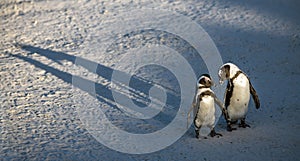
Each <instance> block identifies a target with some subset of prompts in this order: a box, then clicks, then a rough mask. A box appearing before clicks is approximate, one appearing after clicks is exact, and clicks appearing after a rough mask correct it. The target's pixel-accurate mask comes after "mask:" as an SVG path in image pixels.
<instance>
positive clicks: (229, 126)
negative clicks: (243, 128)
mask: <svg viewBox="0 0 300 161" xmlns="http://www.w3.org/2000/svg"><path fill="white" fill-rule="evenodd" d="M232 130H236V128H233V127H231V125H227V131H232Z"/></svg>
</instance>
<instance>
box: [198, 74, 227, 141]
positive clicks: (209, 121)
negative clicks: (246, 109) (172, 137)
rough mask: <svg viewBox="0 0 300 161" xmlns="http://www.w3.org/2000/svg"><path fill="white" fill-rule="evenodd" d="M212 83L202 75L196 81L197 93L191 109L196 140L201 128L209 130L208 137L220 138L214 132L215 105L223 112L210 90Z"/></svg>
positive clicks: (220, 103) (208, 77)
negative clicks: (193, 114)
mask: <svg viewBox="0 0 300 161" xmlns="http://www.w3.org/2000/svg"><path fill="white" fill-rule="evenodd" d="M212 85H213V82H212V80H211V78H210V76H209V75H208V74H203V75H201V76H200V78H199V79H198V83H197V93H196V96H195V98H194V102H193V109H196V114H195V118H194V125H195V132H196V138H199V130H200V128H201V127H204V128H209V129H210V130H211V131H210V134H209V135H210V136H211V137H214V136H222V135H221V134H219V133H216V132H215V129H214V123H215V103H217V105H218V106H220V108H221V110H222V111H224V110H225V107H224V105H223V103H222V102H221V101H220V100H219V99H218V98H217V97H216V95H215V94H214V92H213V91H212V90H211V89H210V87H211V86H212Z"/></svg>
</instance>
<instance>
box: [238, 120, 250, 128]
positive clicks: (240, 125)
mask: <svg viewBox="0 0 300 161" xmlns="http://www.w3.org/2000/svg"><path fill="white" fill-rule="evenodd" d="M239 127H243V128H246V127H249V128H250V125H248V124H246V122H245V118H243V119H241V123H240V124H239Z"/></svg>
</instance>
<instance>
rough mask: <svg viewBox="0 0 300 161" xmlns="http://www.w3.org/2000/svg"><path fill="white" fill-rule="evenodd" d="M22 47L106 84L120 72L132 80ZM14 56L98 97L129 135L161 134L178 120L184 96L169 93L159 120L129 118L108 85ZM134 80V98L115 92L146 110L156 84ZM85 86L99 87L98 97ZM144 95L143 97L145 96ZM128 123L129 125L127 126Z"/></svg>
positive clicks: (72, 59)
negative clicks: (84, 70) (73, 67)
mask: <svg viewBox="0 0 300 161" xmlns="http://www.w3.org/2000/svg"><path fill="white" fill-rule="evenodd" d="M18 46H19V47H21V49H23V50H26V51H27V52H29V53H37V54H39V55H41V56H45V57H47V58H48V59H50V60H52V61H54V62H57V63H58V64H62V63H61V62H60V61H62V60H67V61H70V62H72V63H73V64H76V65H79V66H81V67H83V68H85V69H87V70H88V71H89V72H93V73H95V74H97V75H99V76H101V77H103V78H105V79H106V80H108V81H110V82H111V81H112V74H113V72H119V74H121V75H124V76H130V75H129V74H127V73H124V72H121V71H116V70H114V69H112V68H109V67H106V66H104V65H101V64H98V63H96V62H93V61H90V60H87V59H84V58H81V57H76V56H73V55H69V54H67V53H63V52H56V51H52V50H48V49H42V48H39V47H34V46H30V45H20V44H18ZM11 56H13V57H16V58H19V59H22V60H24V61H26V62H29V63H30V64H33V65H34V66H36V67H38V68H40V69H43V70H45V71H47V72H49V73H51V74H53V75H55V76H56V77H58V78H59V79H62V80H63V81H65V82H66V83H69V84H72V85H73V86H75V87H77V88H79V89H80V90H82V91H85V92H87V93H89V94H90V95H92V96H95V97H96V98H97V99H98V101H100V102H102V103H105V104H107V105H108V106H110V107H112V108H111V109H109V110H108V111H106V113H105V114H106V116H107V118H108V119H110V121H112V123H114V124H115V125H116V126H118V127H119V128H121V129H123V130H126V131H128V132H132V133H149V132H154V131H157V130H159V129H161V128H163V127H165V126H166V125H167V124H168V123H170V122H171V121H172V120H173V118H174V117H175V116H176V113H177V111H178V109H179V106H180V94H179V95H178V96H176V95H174V94H172V93H170V92H167V100H166V103H165V106H164V108H163V110H162V111H161V112H160V113H159V114H157V115H156V116H154V117H153V118H151V119H135V118H132V117H129V116H127V115H126V114H124V113H123V112H122V110H120V109H119V108H118V106H117V105H116V104H115V102H114V97H113V94H112V89H111V88H109V87H108V86H107V85H103V84H100V83H97V82H93V81H91V80H88V79H85V78H82V77H79V76H74V75H72V74H70V73H67V72H64V71H61V70H58V69H56V68H54V67H51V66H49V65H46V64H44V63H42V62H39V61H37V60H34V59H31V58H29V57H25V56H22V55H20V54H11ZM78 60H79V61H78ZM95 66H96V70H95ZM74 77H76V80H79V81H80V82H81V83H80V84H78V85H76V84H74V83H73V82H72V81H73V80H74ZM130 78H131V79H130V87H129V88H130V89H131V90H130V93H133V95H134V97H130V96H128V95H126V94H122V93H121V92H118V91H114V92H117V93H118V94H120V95H122V96H123V97H130V99H132V100H133V102H134V103H135V104H137V105H138V106H139V107H141V108H145V106H147V105H148V104H149V102H150V101H151V100H150V98H149V93H148V92H149V89H150V88H151V87H153V86H154V83H153V82H151V81H146V80H144V79H143V78H140V77H137V76H131V77H130ZM82 84H88V85H91V84H92V85H95V93H96V95H95V93H93V91H91V90H90V86H88V85H82ZM121 85H124V84H121ZM137 91H138V92H137ZM141 93H143V94H141ZM99 108H101V107H99ZM116 110H118V111H121V113H123V114H121V116H120V112H117V113H118V114H117V115H116V116H114V113H115V112H112V111H116ZM108 113H109V115H108ZM116 118H117V120H118V121H117V122H114V121H113V120H116ZM120 123H121V124H122V125H121V124H120ZM124 123H125V124H128V125H126V126H124ZM139 124H143V125H149V126H151V127H153V128H146V129H142V128H140V127H137V125H139ZM153 125H155V126H153ZM149 126H148V127H149ZM145 127H147V126H145Z"/></svg>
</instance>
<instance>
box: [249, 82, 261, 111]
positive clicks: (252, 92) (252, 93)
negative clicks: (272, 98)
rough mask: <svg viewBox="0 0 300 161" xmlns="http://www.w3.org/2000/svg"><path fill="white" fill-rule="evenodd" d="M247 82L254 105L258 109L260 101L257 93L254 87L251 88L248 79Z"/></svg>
mask: <svg viewBox="0 0 300 161" xmlns="http://www.w3.org/2000/svg"><path fill="white" fill-rule="evenodd" d="M249 84H250V93H251V95H252V98H253V100H254V103H255V107H256V109H259V107H260V102H259V98H258V95H257V93H256V91H255V89H254V88H253V86H252V84H251V82H250V80H249Z"/></svg>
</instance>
